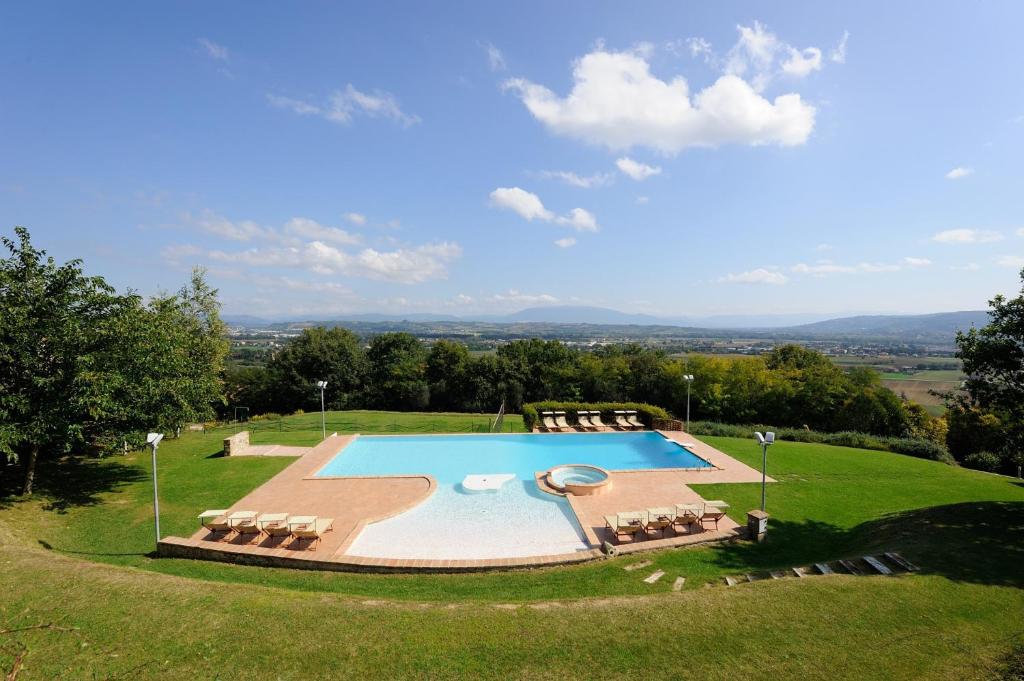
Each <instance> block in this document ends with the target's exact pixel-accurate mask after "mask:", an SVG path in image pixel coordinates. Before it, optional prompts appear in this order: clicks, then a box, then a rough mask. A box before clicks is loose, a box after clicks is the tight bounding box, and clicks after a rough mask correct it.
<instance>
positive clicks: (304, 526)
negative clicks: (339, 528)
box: [288, 515, 334, 551]
mask: <svg viewBox="0 0 1024 681" xmlns="http://www.w3.org/2000/svg"><path fill="white" fill-rule="evenodd" d="M332 525H334V518H318V517H317V516H315V515H296V516H292V517H291V519H290V520H289V522H288V526H289V528H290V529H291V534H292V536H293V537H295V541H293V542H292V543H291V546H295V542H301V541H302V540H304V539H305V540H309V546H307V547H306V548H308V549H309V550H310V551H316V546H317V544H319V543H320V541H321V540H322V539H323V536H324V534H325V533H327V532H330V531H331V529H333V528H332V527H331V526H332Z"/></svg>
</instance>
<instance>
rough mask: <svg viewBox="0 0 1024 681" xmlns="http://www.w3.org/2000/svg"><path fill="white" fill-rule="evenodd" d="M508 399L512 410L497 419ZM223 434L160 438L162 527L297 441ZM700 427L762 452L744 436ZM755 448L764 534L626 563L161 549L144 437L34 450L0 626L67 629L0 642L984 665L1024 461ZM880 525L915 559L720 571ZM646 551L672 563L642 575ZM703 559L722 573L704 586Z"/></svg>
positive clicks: (485, 671)
mask: <svg viewBox="0 0 1024 681" xmlns="http://www.w3.org/2000/svg"><path fill="white" fill-rule="evenodd" d="M328 418H329V420H330V422H333V423H336V424H339V425H340V424H345V423H354V424H357V425H358V426H359V428H360V429H361V430H366V431H369V430H371V428H372V427H373V426H372V425H371V424H376V426H377V428H376V430H377V432H380V430H385V429H386V428H387V427H388V426H389V425H397V426H399V427H407V428H409V429H410V431H409V432H415V430H413V429H415V428H423V427H426V426H425V424H428V423H430V422H431V420H432V419H435V420H436V419H439V418H440V419H442V423H443V424H444V425H443V427H442V428H443V429H446V430H448V429H455V428H456V427H457V426H459V425H462V422H463V421H464V420H469V421H472V419H473V418H474V417H461V416H460V417H456V416H454V415H443V416H442V415H435V414H423V415H394V414H384V415H381V414H374V413H367V412H359V413H353V412H346V413H337V414H328ZM475 418H476V419H478V420H480V421H486V419H487V417H486V416H478V417H475ZM513 421H516V422H519V423H520V424H521V421H519V419H518V417H510V418H509V419H508V421H507V422H506V423H509V422H513ZM281 426H282V429H281V431H279V432H280V435H282V436H287V437H288V438H289V439H288V440H287V441H288V442H295V443H299V442H302V443H312V442H315V441H316V440H317V439H318V432H317V431H318V430H319V414H307V415H303V416H299V417H292V418H289V419H286V420H285V422H284V423H283V424H281ZM289 426H292V427H289ZM299 426H301V427H303V428H307V429H308V430H303V429H301V428H300V427H299ZM506 427H508V426H507V425H506ZM329 430H331V431H333V430H339V431H340V430H343V428H340V427H332V426H330V425H329ZM272 434H273V432H272V431H265V430H261V431H258V441H261V442H263V441H265V442H271V441H276V440H278V438H275V437H271V435H272ZM223 435H224V433H223V432H217V433H207V434H201V433H192V434H187V435H184V436H183V437H182V438H181V439H180V440H165V442H164V444H163V445H162V446H161V448H160V489H161V510H162V512H163V513H162V526H163V530H164V533H165V534H177V535H187V534H190V533H191V531H192V529H193V528H194V526H195V519H194V518H195V514H196V513H197V512H198V511H199V510H202V509H203V508H212V507H218V506H221V505H226V504H230V503H231V502H233V501H234V500H236V499H237V498H239V497H240V496H242V495H243V494H244V493H245V492H247V491H248V490H249V489H251V488H252V487H254V486H255V485H257V484H259V483H260V482H262V481H264V480H266V479H268V478H269V477H271V476H272V475H274V473H276V472H277V471H279V470H280V469H281V468H283V467H284V466H286V465H287V464H288V463H290V461H291V459H279V458H244V459H231V458H223V457H219V456H217V453H218V452H219V450H220V448H221V447H220V440H221V438H222V437H223ZM705 439H706V440H707V441H708V442H709V443H710V444H712V445H714V446H716V447H718V448H720V449H722V450H723V451H726V452H727V453H729V454H731V455H732V456H735V457H737V458H739V459H741V460H743V461H745V462H747V463H749V464H751V465H755V466H759V465H760V454H759V450H758V449H757V447H756V446H755V445H754V444H753V442H751V441H747V440H738V439H733V438H710V437H709V438H705ZM281 441H284V440H281ZM769 458H770V463H769V472H770V474H771V475H773V476H775V477H776V478H777V479H778V480H779V482H778V483H776V484H773V485H771V486H770V487H769V490H768V510H769V513H771V515H772V519H771V521H770V533H769V539H768V541H767V542H766V543H764V544H762V545H754V544H749V543H740V544H731V545H723V546H717V547H705V548H694V549H685V550H670V551H664V552H661V553H655V554H649V555H647V556H644V557H643V559H650V560H653V561H654V565H652V566H651V567H650V568H649V569H645V570H642V571H639V572H626V571H624V570H623V569H622V567H623V566H624V565H626V564H628V563H631V562H635V561H637V560H640V558H639V557H634V558H623V559H615V560H610V561H603V562H599V563H592V564H588V565H584V566H576V567H563V568H549V569H544V570H532V571H523V572H510V573H491V574H477V575H359V574H341V573H316V572H303V571H292V570H284V569H268V568H252V567H243V566H234V565H227V564H218V563H207V562H200V561H186V560H170V559H155V558H152V557H150V555H148V554H149V552H150V551H151V550H152V548H153V535H152V510H151V506H150V504H151V487H150V483H149V477H148V456H146V455H144V454H142V453H136V454H132V455H129V456H126V457H115V458H111V459H106V460H102V461H99V462H86V463H83V464H81V465H80V466H78V470H77V471H76V472H75V473H74V476H73V480H74V482H70V480H71V478H70V477H69V474H68V473H66V472H65V473H63V474H61V476H59V477H58V474H57V473H56V472H55V471H54V470H53V467H52V466H46V467H44V468H43V470H42V471H40V477H41V482H42V485H43V489H42V491H41V494H40V495H39V497H38V498H36V499H33V500H29V501H24V502H18V503H10V504H6V505H5V506H0V509H2V510H0V561H3V563H4V569H0V588H5V594H7V597H5V599H3V600H2V602H0V614H2V618H3V622H2V623H0V627H5V628H10V627H14V626H22V625H25V624H39V623H43V622H51V621H52V622H58V623H63V624H64V625H67V626H74V627H77V630H76V631H72V632H61V631H56V630H29V631H25V632H19V633H16V634H12V635H9V636H8V639H9V640H10V644H9V645H8V646H7V647H3V644H4V641H5V640H8V639H5V638H3V637H0V665H5V666H6V667H9V666H10V664H12V663H13V656H14V655H15V654H16V650H17V645H25V646H27V647H28V649H29V651H30V652H29V656H28V658H27V661H26V671H24V672H22V676H20V677H19V678H55V677H59V676H65V677H67V678H81V677H84V676H91V675H93V674H96V675H98V676H104V675H113V674H125V673H126V671H127V670H129V669H131V668H132V667H133V666H135V665H142V666H141V667H140V671H139V672H138V673H135V674H133V675H135V676H141V677H143V678H150V677H156V676H161V677H168V678H197V677H204V678H209V677H213V676H216V675H219V676H220V678H240V677H251V678H304V677H308V676H330V675H334V674H338V675H341V674H342V673H345V674H351V675H354V676H357V677H358V676H377V675H380V676H392V677H394V676H417V677H454V676H459V675H474V676H479V677H489V678H506V677H509V676H516V677H521V678H535V677H536V678H546V677H553V676H574V677H590V676H602V677H606V678H607V677H622V676H635V677H648V678H651V677H674V676H677V675H678V673H679V669H680V665H684V666H685V669H686V671H687V674H688V675H694V676H706V677H709V678H738V677H745V678H780V677H782V678H789V677H802V678H853V677H856V678H879V679H881V678H987V677H988V676H989V675H990V674H991V672H992V669H993V665H995V664H996V660H997V658H998V657H999V655H1001V654H1003V653H1004V652H1005V651H1006V650H1008V649H1009V647H1010V645H1011V644H1012V642H1013V641H1014V640H1015V637H1020V636H1021V635H1024V625H1022V624H1021V622H1022V621H1024V569H1022V568H1021V566H1022V565H1024V486H1022V485H1021V483H1020V481H1015V480H1010V479H1007V478H1002V477H998V476H992V475H987V474H984V473H979V472H975V471H968V470H962V469H957V468H952V467H949V466H945V465H943V464H939V463H935V462H930V461H924V460H919V459H913V458H909V457H904V456H900V455H896V454H890V453H884V452H870V451H862V450H855V449H846V448H838V447H829V446H823V445H813V444H802V443H786V442H781V443H778V444H776V445H775V446H774V447H772V449H771V450H770V453H769ZM697 491H698V492H700V493H701V494H702V495H704V496H705V497H707V498H711V497H718V498H724V499H726V500H727V501H729V502H730V504H731V505H732V509H733V513H732V516H733V517H734V519H736V520H738V521H740V522H742V521H743V515H744V512H745V511H746V510H747V509H750V508H755V507H756V506H757V504H758V503H759V500H760V486H759V485H746V484H745V485H724V484H723V485H710V486H701V487H699V488H698V490H697ZM888 549H896V550H899V551H902V552H903V553H904V555H906V556H907V557H908V558H910V559H912V560H914V561H916V562H918V563H919V564H920V565H921V566H922V567H923V570H922V573H921V574H918V575H912V576H902V577H898V578H883V577H860V578H853V577H843V576H838V577H818V578H810V579H804V580H795V579H794V580H785V581H781V582H758V583H755V584H750V585H743V586H738V587H731V588H726V587H722V586H719V584H720V582H721V577H722V576H723V575H725V574H739V573H743V572H746V571H750V570H755V569H768V568H786V567H790V566H793V565H800V564H806V563H808V562H812V561H817V560H828V559H834V558H838V557H843V556H852V555H860V554H862V553H864V552H867V551H881V550H888ZM654 569H662V570H665V571H666V573H667V574H666V577H665V578H663V579H662V580H661V581H660V582H658V583H657V584H654V585H648V584H645V583H643V582H642V581H641V578H642V577H643V576H645V575H646V574H648V573H649V571H653V570H654ZM158 573H162V574H158ZM677 575H682V576H685V577H686V578H687V582H686V587H685V588H684V590H683V592H682V593H680V594H674V593H672V592H671V591H670V585H671V583H672V581H673V579H674V578H675V576H677ZM708 583H711V584H715V586H714V587H713V588H702V586H703V585H705V584H708ZM56 593H60V594H61V598H59V599H57V598H54V594H56ZM639 596H643V597H639ZM638 597H639V598H638ZM129 613H130V615H131V616H130V617H128V615H129ZM126 617H127V619H126ZM246 632H248V633H246ZM253 632H259V633H260V634H261V635H262V636H269V637H271V638H273V637H281V639H282V640H284V641H287V642H288V643H291V644H300V647H299V648H293V647H291V646H285V648H284V649H283V650H281V651H276V650H274V649H271V648H270V647H268V646H266V645H263V644H261V643H259V642H257V641H253V640H251V637H252V635H253ZM322 635H323V636H326V637H327V638H326V640H327V641H329V642H331V644H329V645H326V644H319V645H316V646H314V650H313V651H312V652H310V653H308V654H303V652H302V650H301V642H302V641H309V640H317V639H316V637H319V636H322ZM15 641H16V642H17V643H15ZM83 643H84V644H87V645H85V646H83V645H82V644H83ZM115 656H116V657H115ZM253 665H256V666H253ZM328 670H329V671H328Z"/></svg>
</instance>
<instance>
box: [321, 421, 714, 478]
mask: <svg viewBox="0 0 1024 681" xmlns="http://www.w3.org/2000/svg"><path fill="white" fill-rule="evenodd" d="M570 463H586V464H590V465H592V466H598V467H600V468H604V469H605V470H611V471H618V470H646V469H652V468H705V467H708V466H710V465H711V464H709V463H708V462H707V461H704V460H703V459H701V458H700V457H698V456H697V455H695V454H693V453H692V452H690V451H688V450H687V449H684V448H683V447H681V446H680V445H678V444H677V443H675V442H672V441H671V440H668V439H666V438H664V437H662V436H661V435H659V434H658V433H655V432H651V431H648V432H643V433H553V434H532V435H527V434H524V435H449V436H445V435H423V436H419V435H409V436H361V437H359V438H356V440H355V441H354V442H352V443H351V444H349V445H348V446H347V447H345V448H344V449H343V450H342V451H341V452H340V453H339V454H338V455H337V456H335V457H334V459H332V460H331V461H330V462H329V463H328V464H327V465H326V466H324V467H323V468H322V469H320V471H319V472H318V473H317V476H349V475H413V474H427V475H432V476H433V477H434V478H435V479H436V480H437V482H438V484H439V485H442V486H443V485H446V484H448V485H454V484H456V483H459V482H462V479H463V478H464V477H466V476H467V475H471V474H482V473H514V474H515V475H516V477H517V478H518V479H520V480H533V476H534V473H536V472H541V471H546V470H548V469H549V468H553V467H554V466H557V465H559V464H570Z"/></svg>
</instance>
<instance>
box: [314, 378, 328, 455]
mask: <svg viewBox="0 0 1024 681" xmlns="http://www.w3.org/2000/svg"><path fill="white" fill-rule="evenodd" d="M316 387H318V388H320V428H321V429H322V430H323V432H324V439H325V440H326V439H327V416H326V414H325V412H324V390H325V389H326V388H327V381H317V382H316Z"/></svg>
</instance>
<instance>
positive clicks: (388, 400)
mask: <svg viewBox="0 0 1024 681" xmlns="http://www.w3.org/2000/svg"><path fill="white" fill-rule="evenodd" d="M366 358H367V361H368V362H369V381H368V385H367V392H368V395H367V400H368V401H369V402H370V404H371V405H373V406H374V407H376V408H378V409H397V410H412V411H415V410H417V409H423V408H425V407H426V406H427V404H428V403H429V402H430V389H429V387H428V385H427V381H426V364H427V352H426V350H425V349H424V347H423V344H422V343H420V341H419V339H417V338H416V337H415V336H413V335H412V334H409V333H382V334H381V335H379V336H377V337H375V338H374V339H373V340H372V341H370V347H369V348H368V349H367V351H366Z"/></svg>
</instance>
